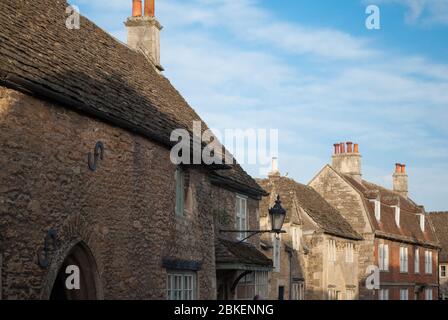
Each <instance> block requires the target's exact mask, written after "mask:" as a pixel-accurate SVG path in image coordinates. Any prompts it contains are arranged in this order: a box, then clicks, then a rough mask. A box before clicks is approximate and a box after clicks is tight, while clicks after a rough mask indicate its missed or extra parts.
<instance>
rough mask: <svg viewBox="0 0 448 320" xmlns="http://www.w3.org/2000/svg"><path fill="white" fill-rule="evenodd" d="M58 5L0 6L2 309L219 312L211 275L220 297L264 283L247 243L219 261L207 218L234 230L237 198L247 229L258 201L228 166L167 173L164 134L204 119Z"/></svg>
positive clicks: (252, 186) (258, 259) (127, 52)
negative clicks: (72, 25)
mask: <svg viewBox="0 0 448 320" xmlns="http://www.w3.org/2000/svg"><path fill="white" fill-rule="evenodd" d="M67 5H68V4H67V3H66V2H65V1H53V0H36V1H26V3H25V5H24V4H23V3H18V2H17V1H10V0H6V1H2V2H1V3H0V15H1V16H2V17H3V18H2V19H1V20H0V30H1V32H2V41H1V42H0V52H1V54H2V59H0V149H1V151H2V152H1V153H0V167H1V168H2V170H1V172H0V279H1V282H0V293H1V295H0V296H1V298H3V299H102V298H105V299H216V297H217V294H218V290H219V288H218V285H217V282H218V281H217V279H218V280H219V283H220V285H222V284H223V283H224V284H225V281H226V280H223V279H221V278H220V276H219V275H217V272H218V270H217V269H219V270H227V271H229V272H230V273H233V276H234V278H233V279H231V280H232V282H231V283H230V284H228V286H229V287H230V291H229V292H230V293H232V292H234V291H235V288H237V287H238V285H239V281H240V280H241V279H242V277H240V275H241V272H246V269H247V270H248V271H250V272H252V271H253V270H257V268H261V269H263V270H265V271H266V272H268V271H270V269H271V262H270V260H269V259H267V258H266V257H265V256H264V255H263V254H262V253H261V252H259V251H258V250H257V246H258V243H257V238H254V239H252V244H247V245H246V244H244V247H241V246H239V245H236V243H237V241H236V239H234V238H232V237H230V238H228V239H229V240H230V241H229V242H230V245H232V250H233V249H234V248H233V245H234V244H235V246H236V249H235V250H233V251H232V254H234V255H232V254H229V253H228V252H225V251H224V252H223V250H221V246H220V245H219V244H220V242H219V241H218V240H219V239H220V236H221V234H220V230H218V229H217V226H218V224H217V219H218V218H219V214H216V210H215V209H220V208H225V209H226V212H227V213H226V215H227V216H228V217H227V220H228V221H229V223H230V227H231V229H235V228H236V226H235V221H236V219H235V217H236V215H237V213H239V214H240V216H241V212H243V211H242V210H240V211H239V212H237V211H236V209H235V207H236V202H237V199H239V198H241V197H244V199H245V200H246V202H245V204H247V209H246V210H244V213H245V219H244V220H245V221H248V223H249V224H250V226H251V227H254V228H256V227H257V223H258V222H257V221H258V220H257V218H256V216H257V210H256V209H255V208H258V201H259V200H260V199H261V197H262V196H264V195H266V192H265V191H264V190H262V189H261V188H260V186H258V185H257V183H256V182H255V181H254V180H253V179H252V178H251V177H250V176H249V175H247V173H246V172H245V171H244V170H243V169H242V168H241V167H240V166H239V165H238V164H236V163H232V164H229V165H225V166H224V165H220V164H217V165H206V164H204V163H200V164H197V165H190V164H180V165H175V164H174V163H173V161H172V159H171V158H170V150H171V148H172V146H173V145H174V144H175V142H173V141H171V140H170V134H171V132H172V131H173V130H174V129H179V128H180V129H185V130H187V132H189V133H190V134H191V133H192V132H193V130H192V126H193V122H194V121H201V119H200V117H199V116H198V115H197V114H196V113H195V112H194V110H193V109H192V108H191V107H190V106H189V105H188V104H187V102H186V101H185V100H184V99H183V98H182V96H180V94H179V93H178V92H177V91H176V89H175V88H174V87H172V86H171V84H170V83H169V81H168V80H167V79H166V78H165V77H164V76H163V75H161V74H160V68H157V66H156V65H155V64H154V63H155V62H154V61H153V59H148V57H146V56H145V55H144V54H142V53H141V52H140V51H139V50H137V48H132V49H131V48H129V47H128V46H125V45H123V44H121V43H119V42H117V41H116V40H115V39H114V38H112V37H111V36H109V35H108V34H107V33H105V32H104V31H102V30H101V29H99V28H98V27H96V26H95V25H94V24H93V23H91V22H90V21H89V20H87V19H85V18H84V17H81V26H82V27H81V28H80V29H79V30H76V31H72V30H70V29H67V28H66V26H65V20H66V13H65V12H66V7H67ZM30 8H31V9H30ZM24 53H26V54H24ZM201 124H202V127H203V128H204V130H205V128H206V127H207V126H206V124H205V123H203V122H201ZM237 194H238V195H239V198H238V197H237V196H236V195H237ZM218 211H219V210H218ZM226 244H228V243H226ZM230 245H229V246H230ZM218 250H219V252H220V254H219V255H218V254H217V251H218ZM243 250H244V252H245V253H249V254H250V255H251V256H252V258H253V259H252V260H251V261H250V263H249V264H248V265H243V264H242V263H238V262H240V261H238V259H236V258H235V255H237V253H238V252H240V251H243ZM223 256H224V257H225V258H229V257H230V259H234V258H235V259H234V260H236V261H234V260H231V262H232V265H231V266H228V265H223V263H222V260H220V259H222V257H223ZM226 261H229V260H226ZM218 264H219V266H218ZM69 266H76V267H78V268H79V271H80V289H79V290H73V291H72V290H69V289H68V288H67V287H66V285H65V279H66V278H67V276H68V275H67V274H66V268H67V267H69ZM232 268H233V269H232ZM244 268H246V269H244ZM242 269H244V271H242ZM219 272H220V271H219ZM232 290H233V291H232ZM231 297H232V296H226V298H231Z"/></svg>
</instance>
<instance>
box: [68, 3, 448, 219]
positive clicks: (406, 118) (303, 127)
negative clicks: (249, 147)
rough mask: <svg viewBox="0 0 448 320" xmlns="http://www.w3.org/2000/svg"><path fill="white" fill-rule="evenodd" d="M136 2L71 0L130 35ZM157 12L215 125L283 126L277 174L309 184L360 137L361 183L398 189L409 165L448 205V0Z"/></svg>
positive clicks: (175, 68) (180, 77) (200, 108)
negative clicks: (373, 16) (402, 168)
mask: <svg viewBox="0 0 448 320" xmlns="http://www.w3.org/2000/svg"><path fill="white" fill-rule="evenodd" d="M131 2H132V1H131V0H95V1H91V0H71V1H70V3H71V4H76V5H78V6H79V8H80V11H81V13H82V14H83V15H85V16H87V17H88V18H90V19H91V20H92V21H94V22H95V23H97V24H98V25H99V26H100V27H102V28H103V29H105V30H107V31H108V32H109V33H111V34H112V35H114V36H115V37H117V38H118V39H120V40H122V41H126V31H125V27H124V25H123V22H124V21H125V19H126V17H127V16H129V14H130V12H131ZM370 4H374V5H377V6H378V7H379V8H380V10H381V29H380V30H367V29H366V28H365V24H364V22H365V19H366V17H367V15H366V14H365V8H366V7H367V5H370ZM156 15H157V17H158V19H159V21H160V22H161V23H162V25H163V26H164V29H163V31H162V34H161V41H162V54H161V60H162V65H163V66H164V68H165V69H166V71H165V73H164V74H165V76H166V77H168V78H169V79H170V80H171V82H172V83H173V84H174V85H175V86H176V88H177V89H178V90H179V91H180V92H181V93H182V95H183V96H184V97H185V98H186V100H187V101H188V102H189V103H190V104H191V105H192V106H193V107H194V108H195V110H196V111H197V112H198V113H199V114H200V115H201V117H202V118H203V119H204V120H205V121H206V122H207V123H208V124H209V125H210V126H211V127H212V128H217V129H220V130H223V129H225V128H229V129H231V128H274V129H277V128H278V129H279V138H280V145H279V165H280V170H281V172H282V173H284V174H285V173H288V175H289V176H291V177H293V178H295V179H296V180H297V181H299V182H302V183H307V182H308V181H309V180H310V179H311V178H312V177H313V176H314V174H316V173H317V172H318V170H319V169H320V168H322V167H323V166H324V165H325V164H326V163H329V161H330V158H331V153H332V148H333V147H332V145H333V143H335V142H342V141H353V142H357V143H359V144H360V151H361V153H362V155H363V176H364V178H365V179H367V180H370V181H372V182H376V183H378V184H381V185H384V186H386V187H391V184H392V172H393V169H394V164H395V163H396V162H401V163H405V164H407V166H408V174H409V188H410V192H411V196H412V197H413V199H414V200H415V201H416V202H418V203H419V204H423V205H425V207H426V209H427V210H428V211H429V210H448V200H447V196H448V183H447V181H448V126H447V125H446V124H447V120H448V0H375V1H373V0H372V1H365V0H344V1H329V0H319V1H316V0H314V1H312V0H290V1H287V0H282V1H268V0H189V1H184V0H156ZM245 168H246V169H247V170H248V171H249V173H251V174H252V175H253V176H259V174H258V173H259V172H258V169H257V168H256V167H253V166H245Z"/></svg>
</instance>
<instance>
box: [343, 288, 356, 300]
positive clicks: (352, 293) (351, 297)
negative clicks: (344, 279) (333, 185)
mask: <svg viewBox="0 0 448 320" xmlns="http://www.w3.org/2000/svg"><path fill="white" fill-rule="evenodd" d="M345 297H346V300H355V290H353V289H347V290H346V292H345Z"/></svg>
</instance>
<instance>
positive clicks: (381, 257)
mask: <svg viewBox="0 0 448 320" xmlns="http://www.w3.org/2000/svg"><path fill="white" fill-rule="evenodd" d="M378 264H379V265H378V267H379V269H380V271H383V272H389V245H388V244H386V243H380V244H378Z"/></svg>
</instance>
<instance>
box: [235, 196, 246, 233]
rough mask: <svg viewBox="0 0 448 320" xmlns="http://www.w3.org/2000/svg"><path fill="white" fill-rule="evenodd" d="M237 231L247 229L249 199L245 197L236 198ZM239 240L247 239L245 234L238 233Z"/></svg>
mask: <svg viewBox="0 0 448 320" xmlns="http://www.w3.org/2000/svg"><path fill="white" fill-rule="evenodd" d="M235 223H236V229H237V230H246V229H247V198H245V197H243V196H236V221H235ZM237 237H238V239H239V240H241V239H244V238H245V237H246V233H245V232H241V233H238V236H237Z"/></svg>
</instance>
